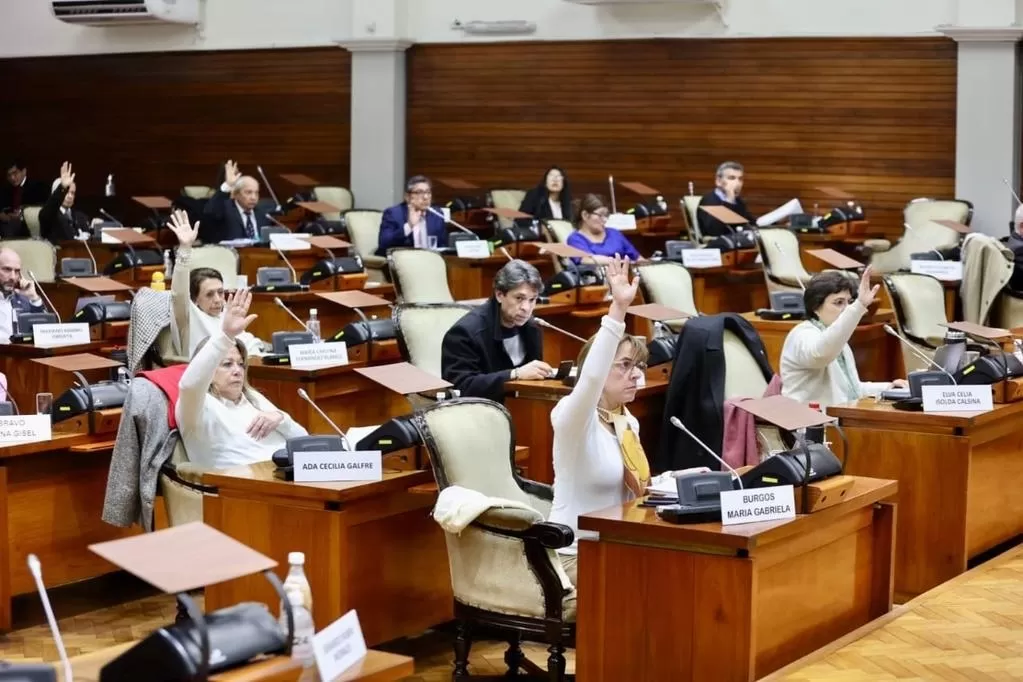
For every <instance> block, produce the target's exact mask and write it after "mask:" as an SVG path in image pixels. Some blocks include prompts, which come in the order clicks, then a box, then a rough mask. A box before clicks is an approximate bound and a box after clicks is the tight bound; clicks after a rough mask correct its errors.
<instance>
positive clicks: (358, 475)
mask: <svg viewBox="0 0 1023 682" xmlns="http://www.w3.org/2000/svg"><path fill="white" fill-rule="evenodd" d="M294 464H295V481H296V482H297V483H325V482H331V481H379V480H381V479H382V478H383V477H384V467H383V457H382V456H381V453H380V450H365V451H359V450H356V451H353V452H343V451H339V452H296V453H295V454H294Z"/></svg>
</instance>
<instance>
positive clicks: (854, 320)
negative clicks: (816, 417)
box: [781, 267, 906, 408]
mask: <svg viewBox="0 0 1023 682" xmlns="http://www.w3.org/2000/svg"><path fill="white" fill-rule="evenodd" d="M879 288H880V285H876V284H875V285H874V286H873V287H871V285H870V268H869V267H868V268H866V269H865V270H864V272H863V276H862V277H861V278H860V283H859V291H858V292H856V291H853V280H852V279H850V277H849V276H848V275H846V274H845V273H844V272H837V271H834V270H831V271H827V272H819V273H817V274H816V275H814V276H813V277H812V278H811V279H810V282H809V284H807V285H806V289H805V290H804V291H803V304H804V306H805V307H806V318H807V319H806V320H804V321H803V322H800V323H799V324H797V325H796V326H795V327H793V328H792V331H790V332H789V334H788V336H786V337H785V345H784V346H783V347H782V351H781V382H782V395H784V396H785V397H787V398H792V399H793V400H798V401H799V402H801V403H818V404H819V405H820V406H821V407H822V408H825V407H828V406H829V405H837V404H841V403H847V402H852V401H856V400H859V399H860V398H864V397H867V396H873V395H877V394H878V393H880V392H881V391H883V390H885V389H886V388H888V387H893V388H905V386H906V382H905V380H903V379H896V380H895V381H893V382H886V381H860V375H859V372H857V370H856V358H855V357H854V356H853V351H852V348H850V347H849V339H850V338H852V335H853V333H854V332H855V331H856V326H857V325H858V324H859V323H860V320H861V319H862V318H863V315H864V314H865V313H866V312H867V308H869V307H870V305H871V304H872V303H873V302H874V297H875V296H877V291H878V289H879Z"/></svg>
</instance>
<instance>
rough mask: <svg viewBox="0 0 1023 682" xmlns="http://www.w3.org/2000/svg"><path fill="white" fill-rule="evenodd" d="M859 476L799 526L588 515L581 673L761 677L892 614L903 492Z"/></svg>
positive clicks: (634, 507) (625, 512)
mask: <svg viewBox="0 0 1023 682" xmlns="http://www.w3.org/2000/svg"><path fill="white" fill-rule="evenodd" d="M896 489H897V487H896V484H895V483H894V482H892V481H881V480H874V479H859V480H857V481H856V483H855V485H854V487H853V489H852V490H851V491H850V493H849V497H848V498H847V499H846V501H845V502H843V503H841V504H839V505H837V506H835V507H831V508H829V509H825V510H823V511H820V512H817V513H815V514H810V515H802V516H799V517H797V518H796V519H793V520H791V521H781V522H768V523H757V524H745V525H741V526H730V527H722V526H721V525H720V524H719V523H705V524H699V525H674V524H669V523H665V522H663V521H661V520H660V519H658V518H657V516H656V514H655V512H654V511H653V510H652V509H649V508H644V507H639V506H638V504H637V502H632V503H629V504H626V505H623V506H622V507H616V508H612V509H607V510H604V511H601V512H596V513H594V514H586V515H583V516H581V517H580V519H579V525H580V528H582V529H584V530H590V531H598V532H599V533H600V539H599V540H589V539H583V540H580V542H579V585H578V589H579V597H578V604H579V614H578V637H577V649H576V672H577V674H578V675H579V679H585V680H592V681H593V682H612V681H613V682H617V681H618V680H626V679H627V680H630V681H635V682H643V681H646V680H650V681H654V680H657V681H659V680H692V681H694V682H697V681H702V680H715V681H722V682H728V681H732V680H736V681H738V680H742V681H746V680H754V679H757V678H759V677H761V676H763V675H765V674H767V673H769V672H771V671H773V670H776V669H777V668H779V667H780V666H782V665H784V664H786V663H788V662H790V661H792V660H795V659H797V658H798V657H799V656H802V655H805V654H806V653H808V652H810V651H813V650H814V649H817V648H818V647H820V646H823V645H824V644H827V643H829V642H831V641H833V640H834V639H836V638H838V637H840V636H842V635H844V634H845V633H847V632H850V631H851V630H854V629H855V628H856V627H858V626H860V625H862V624H864V623H866V622H869V621H870V620H872V619H874V618H877V617H878V616H881V615H882V614H884V613H885V612H887V611H888V610H889V609H890V608H891V585H892V583H891V565H892V564H891V562H892V552H893V545H892V541H893V527H894V523H895V509H894V505H892V504H891V499H892V497H893V496H894V494H895V492H896Z"/></svg>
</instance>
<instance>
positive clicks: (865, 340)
mask: <svg viewBox="0 0 1023 682" xmlns="http://www.w3.org/2000/svg"><path fill="white" fill-rule="evenodd" d="M742 316H743V317H744V318H745V319H746V320H747V321H748V322H749V323H750V324H752V325H753V328H754V329H756V330H757V333H758V334H760V339H761V340H762V341H763V342H764V348H765V349H766V350H767V361H768V362H770V363H771V367H772V368H773V369H774V371H776V372H781V349H782V347H783V346H784V345H785V337H787V336H788V335H789V332H790V331H792V328H793V327H795V326H796V325H797V324H799V323H800V322H801V320H763V319H761V318H759V317H757V314H756V313H755V312H748V313H743V314H742ZM885 324H892V325H894V324H895V313H894V312H892V311H891V310H879V311H878V314H877V315H875V316H874V318H873V319H871V320H870V321H868V322H867V323H865V324H860V325H859V326H858V327H856V331H855V332H853V335H852V339H850V341H849V345H850V346H852V349H853V355H854V356H855V357H856V369H857V371H859V374H860V378H861V379H863V380H864V381H891V380H892V379H897V378H899V377H904V376H906V370H905V368H904V367H903V363H902V352H901V349H900V348H899V341H898V339H896V338H894V337H892V336H889V335H888V334H886V333H885V331H884V325H885Z"/></svg>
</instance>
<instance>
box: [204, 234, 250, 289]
mask: <svg viewBox="0 0 1023 682" xmlns="http://www.w3.org/2000/svg"><path fill="white" fill-rule="evenodd" d="M188 267H189V268H190V269H192V270H195V269H196V268H213V269H214V270H216V271H217V272H219V273H220V276H221V277H223V278H224V286H226V287H228V288H231V287H234V285H235V280H236V278H237V277H238V268H239V265H238V252H237V251H235V250H234V249H233V248H231V247H229V246H220V245H219V244H208V245H206V246H199V247H196V248H194V249H192V258H191V260H190V261H189V264H188ZM249 284H250V285H252V284H255V282H249Z"/></svg>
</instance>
